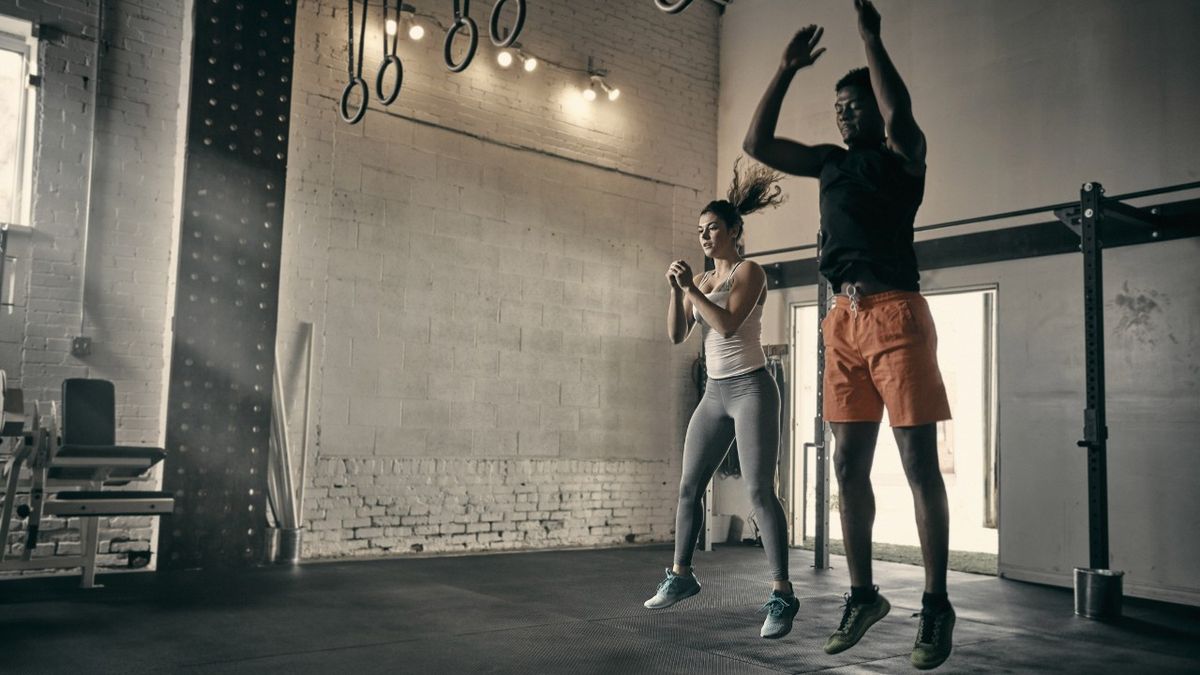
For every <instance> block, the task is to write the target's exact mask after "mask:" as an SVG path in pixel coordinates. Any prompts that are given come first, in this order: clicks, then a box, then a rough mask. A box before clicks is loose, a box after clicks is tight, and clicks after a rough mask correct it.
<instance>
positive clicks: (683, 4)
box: [654, 0, 692, 14]
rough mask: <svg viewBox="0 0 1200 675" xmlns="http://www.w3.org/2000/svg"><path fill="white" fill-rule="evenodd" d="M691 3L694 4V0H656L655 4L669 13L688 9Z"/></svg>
mask: <svg viewBox="0 0 1200 675" xmlns="http://www.w3.org/2000/svg"><path fill="white" fill-rule="evenodd" d="M690 4H692V0H675V2H669V1H668V0H654V6H655V7H658V8H659V9H661V10H662V11H664V12H666V13H667V14H678V13H680V12H682V11H683V10H685V9H687V8H688V5H690Z"/></svg>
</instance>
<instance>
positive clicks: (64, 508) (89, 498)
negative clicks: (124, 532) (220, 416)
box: [0, 379, 175, 588]
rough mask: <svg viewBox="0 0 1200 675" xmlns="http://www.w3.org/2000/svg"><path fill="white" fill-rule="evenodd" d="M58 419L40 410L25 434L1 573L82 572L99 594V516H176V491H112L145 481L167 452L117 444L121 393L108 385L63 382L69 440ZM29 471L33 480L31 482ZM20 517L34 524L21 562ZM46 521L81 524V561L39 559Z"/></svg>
mask: <svg viewBox="0 0 1200 675" xmlns="http://www.w3.org/2000/svg"><path fill="white" fill-rule="evenodd" d="M8 394H9V395H8V396H6V397H5V399H6V402H8V401H10V400H11V398H12V397H13V390H9V392H8ZM6 407H9V406H6ZM56 413H57V410H56V407H55V406H54V404H53V403H51V404H50V406H49V407H48V410H42V406H39V405H37V404H36V403H35V404H34V415H33V419H32V420H31V425H30V428H29V429H28V430H23V429H20V430H19V431H20V435H19V436H18V438H19V442H18V444H17V449H16V451H15V452H14V453H13V455H12V457H10V458H9V460H8V462H7V464H6V466H5V468H4V471H5V478H6V483H5V486H6V489H5V492H4V502H3V512H2V513H0V518H3V522H0V543H3V547H2V548H0V571H5V570H32V569H64V568H72V567H80V568H82V570H83V579H82V582H81V585H82V586H83V587H84V588H92V587H94V586H95V585H96V583H95V578H96V554H97V551H96V549H97V546H98V544H99V541H98V539H99V521H98V518H100V517H101V516H161V515H166V514H169V513H171V512H172V511H173V510H174V508H175V500H174V498H173V497H172V495H171V493H170V492H161V491H146V490H140V491H133V490H112V489H107V488H112V487H119V486H123V485H127V484H129V483H130V482H132V481H135V480H141V479H145V478H146V477H147V473H148V472H149V471H150V470H151V469H152V468H154V466H155V465H156V464H158V463H159V462H161V461H162V460H163V458H164V457H166V452H165V451H164V450H163V449H162V448H153V447H144V446H129V445H117V444H116V400H115V391H114V389H113V384H112V383H111V382H109V381H107V380H94V379H69V380H66V381H64V382H63V387H62V432H61V435H60V433H59V427H58V424H59V420H58V416H57V414H56ZM8 415H9V413H6V417H5V420H6V421H7V419H8ZM0 426H2V427H3V433H4V435H5V436H8V437H13V436H14V434H13V431H14V428H13V424H11V423H6V424H4V425H0ZM17 426H20V427H23V426H24V425H23V424H19V425H17ZM26 469H27V470H28V474H29V475H28V478H23V476H22V473H23V471H24V470H26ZM14 511H15V513H16V515H17V516H18V517H20V518H23V519H27V522H26V527H25V541H24V544H23V545H22V548H21V551H20V557H19V558H18V559H11V560H10V559H8V557H9V556H8V534H9V531H10V527H11V524H12V516H13V513H14ZM45 516H56V517H60V518H71V517H75V518H79V519H80V524H81V525H80V530H81V531H80V536H81V539H82V551H81V553H80V555H76V556H67V555H56V556H51V557H47V558H37V559H34V558H33V552H34V550H35V549H36V548H37V543H38V535H39V530H40V528H41V521H42V518H43V517H45Z"/></svg>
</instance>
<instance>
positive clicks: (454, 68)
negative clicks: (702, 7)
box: [442, 0, 690, 73]
mask: <svg viewBox="0 0 1200 675" xmlns="http://www.w3.org/2000/svg"><path fill="white" fill-rule="evenodd" d="M514 1H515V2H516V3H517V16H516V18H514V19H513V25H512V29H511V30H507V31H503V35H502V34H501V33H502V30H501V27H500V12H501V10H502V9H503V8H504V5H505V4H507V3H508V2H509V0H496V4H494V5H492V14H491V17H490V18H489V20H488V31H489V33H490V37H491V40H492V44H494V45H496V46H497V47H500V48H504V47H508V46H510V45H512V44H513V43H514V42H516V41H517V38H518V37H520V36H521V31H522V30H523V29H524V28H525V14H526V10H527V7H526V0H514ZM689 2H690V0H689ZM470 7H471V0H454V24H453V25H451V26H450V30H448V31H446V41H445V43H444V44H443V45H442V60H443V61H444V62H445V64H446V67H447V68H449V69H450V72H452V73H461V72H462V71H464V70H466V69H467V66H469V65H471V60H472V59H474V58H475V52H476V51H477V50H478V49H479V28H478V26H476V25H475V20H474V19H472V18H471V17H470V16H469V14H470V11H471V10H470ZM464 29H465V30H466V31H467V34H468V36H469V37H468V42H467V53H466V55H465V56H464V57H463V59H462V61H459V62H458V63H455V62H454V53H453V46H454V38H456V37H458V34H459V32H461V31H462V30H464Z"/></svg>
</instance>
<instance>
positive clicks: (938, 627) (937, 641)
mask: <svg viewBox="0 0 1200 675" xmlns="http://www.w3.org/2000/svg"><path fill="white" fill-rule="evenodd" d="M913 616H919V617H921V624H920V625H919V626H918V627H917V641H916V643H914V644H913V650H912V664H913V666H914V667H916V668H917V669H918V670H929V669H931V668H937V667H938V666H940V665H942V664H943V663H945V661H946V659H947V658H949V657H950V650H951V649H952V648H953V647H954V608H953V607H951V606H949V605H947V606H946V609H942V610H933V611H930V610H921V611H920V612H918V613H916V614H913Z"/></svg>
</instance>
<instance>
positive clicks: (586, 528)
mask: <svg viewBox="0 0 1200 675" xmlns="http://www.w3.org/2000/svg"><path fill="white" fill-rule="evenodd" d="M448 8H449V7H448V5H446V6H440V5H439V6H437V7H433V8H431V7H425V6H421V10H422V11H423V12H430V11H432V12H433V13H434V14H435V15H436V16H437V18H438V20H439V21H440V22H441V23H442V25H443V26H445V25H447V24H448V23H449V21H450V20H449V16H448V14H449V13H448V11H447V10H448ZM475 11H476V12H477V17H476V18H477V20H481V19H480V18H479V17H486V14H485V13H483V12H481V11H479V10H475ZM717 16H718V15H717V10H716V7H715V6H714V5H713V4H711V3H697V4H696V6H695V7H694V8H693V9H690V10H689V11H688V12H686V13H684V14H682V15H680V16H676V17H672V16H668V15H666V14H663V13H662V12H660V11H658V10H657V9H655V7H654V5H653V3H648V2H643V1H641V0H624V1H622V2H615V3H614V2H606V1H601V0H587V1H581V2H572V3H562V2H556V1H550V0H539V1H535V2H530V3H529V19H528V22H527V24H526V27H525V32H524V34H523V35H522V37H521V42H522V44H523V45H524V47H525V48H526V49H527V50H529V51H530V52H532V53H534V54H536V55H537V56H538V57H540V58H541V59H543V65H542V66H541V67H540V68H539V69H538V70H537V71H536V72H534V73H532V74H527V73H524V72H522V71H521V70H520V69H519V68H516V69H513V70H501V69H500V68H499V67H498V66H497V65H496V61H495V50H494V48H492V47H491V45H490V43H489V42H488V41H487V39H486V35H485V36H484V39H483V41H482V44H481V46H480V49H479V54H478V56H477V57H476V60H475V62H474V63H473V64H472V65H471V66H470V68H469V69H468V70H467V71H465V72H464V73H462V74H458V75H455V74H451V73H449V72H448V71H447V70H446V68H445V66H444V65H442V63H441V44H442V43H441V40H442V36H443V35H444V32H443V31H442V30H440V29H437V28H433V27H431V25H430V24H429V23H428V20H427V19H426V18H425V17H422V21H425V22H426V28H427V29H428V30H429V35H427V37H426V39H425V40H424V41H423V42H421V43H417V44H414V43H412V42H411V41H408V40H404V41H402V42H401V43H400V49H399V51H400V54H401V57H402V58H403V59H404V63H405V71H406V77H405V86H404V90H403V92H402V93H401V95H400V98H399V99H398V100H397V101H396V103H395V104H393V105H392V106H391V107H390V108H388V109H386V110H385V109H383V108H381V107H379V106H378V104H373V105H372V107H371V110H370V111H369V112H368V113H367V115H366V118H365V119H364V121H363V122H362V123H361V124H360V125H358V126H348V125H347V124H345V123H344V122H342V121H341V120H340V119H339V118H338V116H337V113H336V105H337V96H338V95H340V93H341V91H342V87H343V86H344V84H345V78H346V72H345V70H344V68H345V63H346V62H345V14H344V3H340V2H327V1H326V2H315V1H312V0H310V1H308V2H303V3H301V5H300V7H299V16H298V21H297V41H296V47H297V49H296V69H295V86H296V89H295V95H294V96H293V101H294V102H295V103H294V107H293V122H292V127H291V129H292V132H291V133H292V138H291V141H290V145H291V149H290V152H289V166H288V186H287V188H288V193H287V204H288V206H287V212H286V213H287V215H286V223H285V234H284V252H283V267H282V280H281V286H282V289H281V303H280V323H279V326H280V342H281V347H282V356H283V361H284V363H286V364H290V365H289V373H288V389H289V391H291V392H297V393H295V395H294V400H297V401H298V400H299V399H300V398H301V397H300V395H299V393H298V392H299V391H300V388H301V387H302V385H303V382H302V380H300V379H299V378H298V377H297V373H299V372H300V371H299V368H297V367H296V366H298V365H299V364H300V363H301V361H302V358H301V354H300V350H299V349H297V347H299V346H300V345H299V343H298V341H297V339H296V337H297V336H298V335H299V328H298V327H299V325H300V322H302V321H308V322H312V323H314V325H315V327H316V334H317V339H316V350H317V351H316V355H317V356H316V372H315V377H314V381H313V402H314V406H313V419H312V428H311V432H312V438H313V441H314V442H313V447H312V450H313V453H314V462H313V467H312V471H311V472H310V474H309V475H310V477H311V483H310V490H309V492H308V495H307V496H308V499H307V502H306V504H305V512H306V516H307V518H308V519H309V523H310V526H311V528H312V532H311V535H310V536H309V537H308V538H307V543H306V555H316V556H340V555H378V554H381V553H388V552H391V553H395V552H401V553H408V552H412V551H424V552H433V551H475V550H492V549H504V548H508V549H511V548H536V547H546V546H563V545H593V544H610V543H623V542H626V541H650V540H659V541H661V540H669V539H670V538H671V532H672V530H673V528H674V505H675V500H676V494H677V493H676V485H677V483H678V480H679V470H678V457H679V455H680V454H681V453H682V430H683V427H684V425H685V424H686V420H687V416H688V415H689V414H690V412H691V407H690V404H691V403H693V402H694V395H693V394H692V393H691V388H692V385H691V382H690V378H689V376H688V365H689V364H690V361H691V359H692V358H693V357H694V355H695V352H696V350H697V349H698V344H697V343H695V342H693V343H691V344H689V345H687V346H686V347H680V348H675V349H672V348H671V345H670V343H669V341H668V340H667V339H666V336H665V334H664V333H665V329H666V326H665V318H664V311H665V309H666V305H667V298H668V291H667V285H666V282H665V281H664V279H663V272H664V271H665V269H666V267H667V265H668V263H669V262H670V261H671V260H672V259H677V258H681V257H689V258H691V259H692V262H693V264H695V265H697V266H699V264H700V262H701V258H700V255H699V250H698V247H697V246H696V244H695V239H694V235H693V232H694V228H695V225H696V220H697V216H698V214H699V210H700V208H702V206H703V205H704V203H706V202H707V201H708V200H709V199H710V198H711V194H710V192H709V189H710V186H711V185H712V184H713V182H714V181H715V174H714V167H715V164H716V155H715V143H716V124H717V119H716V95H717V63H718V54H717ZM373 28H374V31H372V30H368V49H367V59H366V60H367V65H366V71H367V74H368V80H369V81H372V82H373V81H374V80H373V78H374V72H375V68H376V64H377V61H378V53H379V50H378V44H379V43H378V42H377V40H378V28H377V26H373ZM589 55H594V56H595V58H596V65H597V66H598V67H602V68H605V69H607V70H608V71H609V80H610V82H611V83H612V84H613V85H615V86H617V87H619V88H620V89H621V91H622V95H621V98H620V99H619V100H618V101H616V102H609V101H606V100H604V99H603V97H601V99H600V100H598V101H596V102H595V103H594V104H591V105H588V104H584V103H582V102H581V101H579V99H578V98H577V97H576V96H575V94H576V92H577V91H578V88H579V87H580V86H583V85H586V78H585V76H584V74H583V73H580V72H578V69H582V68H585V67H586V65H587V59H588V56H589ZM555 64H558V65H555ZM297 418H298V413H297V412H293V419H297ZM293 437H294V438H299V433H297V434H296V435H295V436H293Z"/></svg>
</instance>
